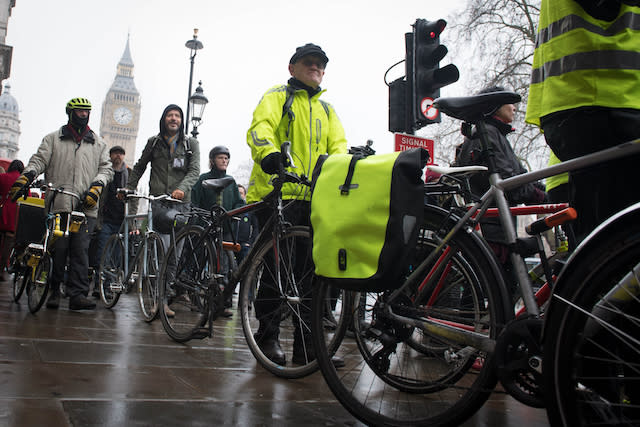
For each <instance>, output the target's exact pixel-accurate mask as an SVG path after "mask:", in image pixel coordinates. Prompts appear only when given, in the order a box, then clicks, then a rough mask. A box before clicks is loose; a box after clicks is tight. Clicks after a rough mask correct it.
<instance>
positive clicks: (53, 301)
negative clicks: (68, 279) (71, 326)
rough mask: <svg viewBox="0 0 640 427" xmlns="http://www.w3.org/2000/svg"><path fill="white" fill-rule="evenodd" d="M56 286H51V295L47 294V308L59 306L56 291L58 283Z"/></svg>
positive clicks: (58, 295) (58, 297) (58, 293)
mask: <svg viewBox="0 0 640 427" xmlns="http://www.w3.org/2000/svg"><path fill="white" fill-rule="evenodd" d="M57 286H58V288H56V287H54V288H53V290H52V292H51V295H49V299H48V300H47V308H51V309H54V310H55V309H57V308H58V307H59V306H60V292H59V291H58V289H59V285H57Z"/></svg>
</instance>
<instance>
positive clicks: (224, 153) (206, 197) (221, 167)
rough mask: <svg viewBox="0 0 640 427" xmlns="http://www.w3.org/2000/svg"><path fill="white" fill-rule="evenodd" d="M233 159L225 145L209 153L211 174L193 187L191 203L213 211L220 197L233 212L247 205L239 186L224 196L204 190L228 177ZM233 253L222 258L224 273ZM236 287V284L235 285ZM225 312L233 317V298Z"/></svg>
mask: <svg viewBox="0 0 640 427" xmlns="http://www.w3.org/2000/svg"><path fill="white" fill-rule="evenodd" d="M230 158H231V153H230V152H229V149H228V148H227V147H225V146H223V145H218V146H216V147H213V148H212V149H211V151H210V152H209V167H210V168H211V170H210V171H209V172H206V173H203V174H202V175H200V177H199V178H198V181H197V182H196V183H195V185H194V186H193V189H192V190H191V203H193V205H194V206H196V207H199V208H202V209H211V207H212V206H214V205H215V204H217V203H218V197H220V198H221V201H222V207H223V208H225V209H226V210H232V209H235V208H239V207H240V206H243V205H244V204H245V202H244V200H242V197H240V193H239V192H238V186H237V185H235V184H234V185H229V186H228V187H226V188H225V189H224V190H222V192H221V193H222V194H219V192H216V191H215V190H213V189H210V188H203V187H202V181H204V180H205V179H214V178H223V177H225V176H229V175H227V167H228V166H229V159H230ZM231 233H232V230H230V229H225V230H224V237H223V238H224V239H225V240H227V241H231V240H232V235H231ZM233 256H234V255H233V253H232V252H229V251H225V254H224V256H223V257H222V262H223V272H225V273H227V272H228V271H229V269H230V268H231V267H232V262H231V261H230V258H229V257H233ZM234 286H235V284H234ZM224 304H225V310H224V312H223V313H222V315H223V316H224V317H231V316H232V315H233V313H232V312H231V311H230V310H229V307H231V296H230V297H229V300H227V301H225V302H224Z"/></svg>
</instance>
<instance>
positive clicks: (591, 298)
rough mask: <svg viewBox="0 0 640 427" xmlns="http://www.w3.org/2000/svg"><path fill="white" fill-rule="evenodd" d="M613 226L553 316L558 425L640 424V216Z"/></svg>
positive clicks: (572, 274)
mask: <svg viewBox="0 0 640 427" xmlns="http://www.w3.org/2000/svg"><path fill="white" fill-rule="evenodd" d="M612 224H613V225H618V226H616V227H605V228H603V229H601V230H600V232H599V233H598V234H597V235H595V236H594V239H592V240H590V241H587V242H585V243H587V244H586V245H585V247H580V248H578V251H577V252H576V253H575V254H574V257H573V258H572V259H571V260H570V261H569V264H568V265H567V266H566V268H565V270H563V272H562V273H561V275H560V277H559V278H558V281H557V283H556V289H554V294H553V298H552V300H551V305H550V306H549V310H548V312H547V313H548V315H547V318H546V326H545V341H544V358H543V371H542V372H543V375H544V380H545V381H544V383H545V384H547V388H546V389H545V397H547V401H546V403H547V413H548V416H549V421H550V423H551V424H552V425H576V426H589V425H607V426H631V425H638V424H640V363H639V360H640V357H639V354H640V285H639V278H640V212H636V213H635V215H632V216H630V217H629V220H628V221H626V222H624V218H623V222H621V223H618V224H616V223H615V222H614V223H612ZM603 249H604V250H603Z"/></svg>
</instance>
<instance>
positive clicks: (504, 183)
mask: <svg viewBox="0 0 640 427" xmlns="http://www.w3.org/2000/svg"><path fill="white" fill-rule="evenodd" d="M478 126H479V128H482V127H483V126H484V123H482V122H479V123H478ZM481 132H482V131H481ZM638 153H640V139H638V140H634V141H629V142H626V143H623V144H620V145H617V146H615V147H611V148H608V149H605V150H601V151H599V152H596V153H592V154H588V155H585V156H581V157H578V158H575V159H572V160H569V161H566V162H563V163H559V164H556V165H553V166H550V167H546V168H543V169H540V170H537V171H533V172H528V173H525V174H522V175H517V176H514V177H510V178H507V179H504V180H503V179H501V178H500V176H499V175H498V174H497V173H491V174H490V176H489V182H490V185H491V186H490V188H489V190H488V191H487V192H486V193H485V194H484V195H482V197H481V198H480V201H478V202H476V203H475V204H474V205H473V206H471V208H470V209H469V210H468V211H467V212H466V213H465V214H464V215H463V216H462V217H461V218H460V219H459V220H458V222H457V223H456V225H455V226H454V227H453V228H452V229H451V230H450V231H449V232H448V233H447V234H446V236H445V237H444V238H443V239H442V241H441V242H440V244H439V245H438V247H437V248H436V250H434V251H433V252H432V253H431V254H429V256H427V258H426V259H425V260H424V261H423V262H422V263H421V264H420V265H419V266H418V267H417V268H416V269H415V270H414V271H413V272H412V273H411V274H410V275H409V277H408V278H407V279H406V280H405V283H404V284H403V285H402V286H401V287H400V288H399V289H397V290H395V291H394V292H393V293H392V294H391V296H390V300H391V301H393V300H394V299H395V298H396V297H398V296H399V295H400V294H402V293H406V292H407V291H408V290H410V289H413V288H415V286H416V285H417V284H418V283H419V281H420V280H421V278H423V277H424V275H425V274H426V273H427V271H426V270H427V269H428V267H429V265H431V264H432V263H433V261H435V257H436V256H437V254H438V253H440V252H441V251H442V249H443V248H444V247H445V246H447V244H448V242H449V241H450V240H451V238H452V237H453V236H455V234H456V233H458V232H460V230H462V229H463V228H464V227H465V226H468V225H469V221H470V220H471V219H472V218H473V217H475V219H476V220H479V219H480V218H482V217H483V216H484V215H485V213H486V212H487V210H488V209H489V205H490V204H491V203H492V202H494V201H495V203H496V204H497V206H498V216H499V218H500V222H501V224H502V229H503V231H504V233H505V237H506V242H507V245H514V244H515V242H516V238H517V236H516V230H515V227H514V225H513V223H512V221H511V213H510V212H511V211H510V207H509V204H508V202H507V199H506V197H505V195H504V193H505V191H508V190H511V189H514V188H517V187H519V186H521V185H523V184H527V183H530V182H534V181H537V180H539V179H543V178H547V177H550V176H553V175H557V174H560V173H564V172H570V171H575V170H578V169H582V168H585V167H588V166H591V165H595V164H599V163H602V162H605V161H609V160H614V159H618V158H622V157H625V156H630V155H633V154H638ZM511 261H512V264H513V266H514V269H515V272H516V275H517V278H518V282H519V289H520V291H521V294H522V299H523V302H524V306H525V308H526V310H527V312H528V313H529V314H530V315H533V316H539V315H540V311H539V308H538V304H537V300H536V297H535V295H534V292H533V287H532V285H531V282H530V280H529V276H528V273H527V271H526V268H525V265H524V260H523V259H522V258H521V257H520V256H519V255H518V254H517V253H514V252H512V253H511ZM385 310H386V312H387V314H388V315H389V316H390V318H392V319H394V320H397V321H400V322H403V323H407V324H410V325H412V326H415V327H417V328H420V329H422V330H423V331H425V332H427V333H429V334H432V335H434V336H436V337H440V338H443V339H447V340H451V341H454V342H458V343H462V344H465V345H469V346H473V347H475V348H477V349H480V350H482V351H487V352H492V351H493V349H494V348H495V343H496V342H495V340H494V339H491V338H487V337H486V336H484V335H481V334H477V333H475V332H473V331H466V330H463V329H461V328H458V327H455V326H451V325H447V324H444V323H442V322H439V321H437V320H432V319H424V318H421V319H412V318H409V317H405V316H400V315H397V314H394V313H393V310H392V308H391V306H390V305H386V306H385Z"/></svg>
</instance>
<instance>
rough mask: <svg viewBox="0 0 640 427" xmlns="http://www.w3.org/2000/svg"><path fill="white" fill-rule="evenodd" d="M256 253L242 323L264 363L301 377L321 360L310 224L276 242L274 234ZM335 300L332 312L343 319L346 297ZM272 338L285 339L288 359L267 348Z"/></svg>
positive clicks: (243, 294)
mask: <svg viewBox="0 0 640 427" xmlns="http://www.w3.org/2000/svg"><path fill="white" fill-rule="evenodd" d="M252 254H253V255H252V256H253V258H252V260H251V265H250V267H249V270H248V272H247V274H246V275H245V278H244V280H243V281H242V283H241V285H240V297H239V298H240V301H239V304H240V313H241V317H242V329H243V331H244V336H245V338H246V340H247V344H248V345H249V348H250V349H251V352H252V353H253V355H254V356H255V358H256V360H257V361H258V363H260V365H262V366H263V367H264V368H265V369H267V370H268V371H269V372H271V373H273V374H274V375H276V376H279V377H283V378H301V377H304V376H306V375H309V374H311V373H313V372H315V371H316V370H317V369H318V366H317V362H316V361H315V352H314V349H313V345H312V339H311V290H312V287H313V286H315V281H314V280H313V279H314V275H313V273H314V265H313V261H312V259H311V232H310V229H309V227H304V226H294V227H290V228H288V229H287V230H286V231H285V232H284V234H283V235H282V237H281V238H280V239H279V240H278V241H277V242H274V240H273V239H269V240H268V241H266V242H264V244H262V246H260V247H257V248H255V250H254V251H253V252H252ZM276 265H277V267H276ZM256 297H257V298H256ZM335 300H336V301H335V303H336V304H335V308H333V306H332V313H331V317H333V318H334V319H336V318H337V319H340V318H341V316H340V311H341V308H342V304H339V302H341V301H342V299H341V298H339V296H338V297H336V298H335ZM324 302H327V301H326V300H325V301H324ZM325 307H326V304H325V305H324V306H323V309H324V308H325ZM261 322H262V325H261ZM336 325H337V323H336ZM342 330H344V328H342ZM268 340H277V341H278V342H279V343H280V346H281V348H282V350H283V352H284V354H285V360H284V364H280V363H278V360H271V359H270V358H269V357H268V355H267V354H265V352H264V351H263V349H262V346H263V344H264V343H266V342H267V341H268ZM280 362H282V361H280Z"/></svg>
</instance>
